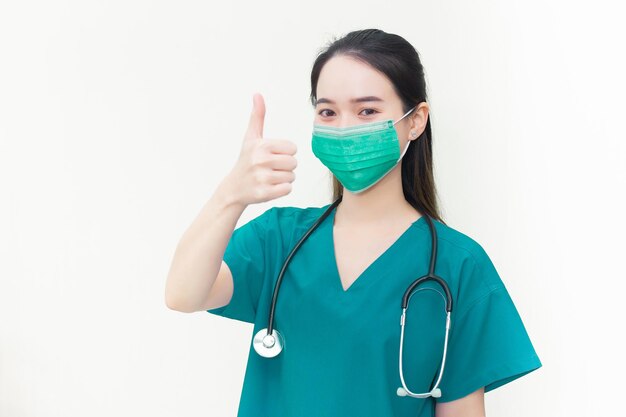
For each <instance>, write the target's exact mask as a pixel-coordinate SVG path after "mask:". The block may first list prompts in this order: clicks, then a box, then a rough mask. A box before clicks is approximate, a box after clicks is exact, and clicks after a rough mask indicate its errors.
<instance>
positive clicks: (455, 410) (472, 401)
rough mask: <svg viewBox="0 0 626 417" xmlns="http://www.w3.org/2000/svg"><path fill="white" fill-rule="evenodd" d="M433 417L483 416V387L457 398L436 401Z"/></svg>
mask: <svg viewBox="0 0 626 417" xmlns="http://www.w3.org/2000/svg"><path fill="white" fill-rule="evenodd" d="M435 417H485V389H484V387H483V388H480V389H478V390H476V391H474V392H473V393H471V394H469V395H467V396H465V397H463V398H459V399H458V400H454V401H450V402H445V403H437V405H436V406H435Z"/></svg>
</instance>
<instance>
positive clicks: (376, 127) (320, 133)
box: [311, 107, 415, 194]
mask: <svg viewBox="0 0 626 417" xmlns="http://www.w3.org/2000/svg"><path fill="white" fill-rule="evenodd" d="M414 109H415V107H413V108H412V109H411V110H409V111H408V112H406V113H405V114H404V116H402V117H401V118H400V119H398V120H397V121H395V122H394V121H393V120H391V119H388V120H380V121H376V122H371V123H363V124H360V125H354V126H346V127H335V126H324V125H320V124H314V125H313V139H312V141H311V147H312V149H313V153H314V154H315V156H316V157H317V158H318V159H319V160H320V161H321V162H322V164H324V165H325V166H326V167H327V168H328V169H329V170H330V171H331V172H332V173H333V174H334V175H335V177H337V180H339V182H340V183H341V185H343V186H344V187H345V188H346V189H347V190H349V191H351V192H352V193H355V194H357V193H360V192H362V191H365V190H367V189H368V188H370V187H371V186H373V185H374V184H376V183H377V182H378V181H380V180H381V179H382V178H383V177H384V176H385V175H387V174H388V173H389V172H390V171H391V170H392V169H393V168H394V167H395V166H396V165H397V164H398V162H400V160H401V159H402V157H403V156H404V154H405V153H406V150H407V149H408V148H409V144H410V143H411V142H407V144H406V146H405V148H404V150H403V151H402V153H400V142H399V141H398V132H397V131H396V128H395V127H394V125H395V124H396V123H398V122H399V121H400V120H402V119H404V118H405V117H406V116H408V115H409V114H410V113H411V112H412V111H413V110H414Z"/></svg>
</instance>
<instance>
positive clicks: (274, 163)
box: [269, 153, 298, 171]
mask: <svg viewBox="0 0 626 417" xmlns="http://www.w3.org/2000/svg"><path fill="white" fill-rule="evenodd" d="M269 166H270V167H271V168H272V169H275V170H282V171H293V170H294V169H296V167H297V166H298V161H297V160H296V158H294V157H293V156H291V155H283V154H274V153H273V154H270V156H269Z"/></svg>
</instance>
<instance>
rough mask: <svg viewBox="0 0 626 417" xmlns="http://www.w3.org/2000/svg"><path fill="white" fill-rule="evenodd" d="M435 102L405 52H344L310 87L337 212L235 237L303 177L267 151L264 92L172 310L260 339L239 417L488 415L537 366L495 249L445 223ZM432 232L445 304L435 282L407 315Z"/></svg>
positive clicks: (269, 218) (402, 45)
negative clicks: (492, 397)
mask: <svg viewBox="0 0 626 417" xmlns="http://www.w3.org/2000/svg"><path fill="white" fill-rule="evenodd" d="M426 98H427V97H426V85H425V80H424V71H423V67H422V65H421V62H420V60H419V56H418V53H417V52H416V50H415V49H414V48H413V47H412V46H411V45H410V44H409V43H408V42H407V41H406V40H404V39H403V38H402V37H400V36H397V35H393V34H389V33H386V32H383V31H381V30H375V29H369V30H360V31H354V32H351V33H349V34H347V35H346V36H344V37H343V38H341V39H337V40H335V41H334V42H332V43H331V44H330V45H328V46H327V48H326V49H325V50H324V51H322V53H320V54H319V55H318V57H317V59H316V61H315V63H314V65H313V70H312V73H311V100H312V103H313V105H314V107H315V119H314V128H313V136H312V141H311V145H312V150H313V153H314V154H315V155H316V156H317V157H318V158H319V159H320V161H321V162H322V163H323V164H324V165H325V166H327V167H328V168H329V170H330V172H331V173H332V175H333V203H332V204H328V205H325V206H323V207H306V208H297V207H273V208H271V209H269V210H267V211H265V212H264V213H263V214H261V215H260V216H258V217H257V218H255V219H253V220H251V221H249V222H248V223H246V224H244V225H242V226H241V227H239V228H238V229H236V230H233V229H234V228H235V226H236V223H237V220H238V219H239V217H240V215H241V214H242V212H243V211H244V209H245V208H246V207H247V206H248V205H250V204H254V203H259V202H264V201H269V200H272V199H275V198H277V197H280V196H283V195H286V194H288V193H289V192H290V191H291V183H292V182H293V181H294V178H295V176H294V172H293V170H294V169H295V167H296V160H295V158H294V154H295V153H296V147H295V145H294V144H293V143H292V142H290V141H287V140H280V139H267V138H263V120H264V115H265V106H264V102H263V99H262V97H261V96H260V95H258V94H255V95H254V97H253V111H252V115H251V117H250V122H249V126H248V130H247V132H246V135H245V138H244V142H243V146H242V150H241V154H240V156H239V160H238V161H237V163H236V165H235V166H234V168H233V170H232V171H231V172H230V173H229V174H228V175H227V176H226V177H225V178H224V180H223V181H222V182H221V183H220V185H219V187H218V188H217V190H216V191H215V194H214V195H213V196H212V198H211V199H210V200H209V202H208V203H207V204H206V205H205V206H204V207H203V209H202V211H201V212H200V214H199V215H198V217H197V218H196V219H195V220H194V222H193V223H192V225H191V226H190V227H189V229H188V230H187V231H186V232H185V234H184V235H183V237H182V239H181V241H180V243H179V245H178V247H177V249H176V253H175V256H174V259H173V262H172V266H171V269H170V273H169V276H168V281H167V288H166V303H167V305H168V306H169V307H170V308H172V309H175V310H178V311H184V312H193V311H202V310H206V311H208V312H209V313H212V314H217V315H221V316H223V317H228V318H231V319H235V320H241V321H245V322H249V323H253V324H254V329H253V333H252V336H253V337H251V340H250V342H251V343H250V354H249V358H248V365H247V370H246V375H245V380H244V385H243V391H242V393H241V401H240V405H239V413H238V416H239V417H248V416H255V417H278V416H285V417H292V416H293V417H308V416H311V417H313V416H315V417H321V416H333V417H334V416H359V417H364V416H372V417H374V416H376V417H383V416H389V417H391V416H394V417H404V416H406V417H409V416H410V417H416V416H432V415H435V416H437V417H442V416H456V417H462V416H482V415H484V414H485V410H484V400H483V399H484V397H483V395H484V392H487V391H490V390H493V389H495V388H498V387H500V386H502V385H504V384H506V383H508V382H510V381H512V380H514V379H516V378H519V377H521V376H522V375H524V374H526V373H528V372H531V371H532V370H535V369H537V368H539V367H540V366H541V362H540V360H539V358H538V356H537V354H536V353H535V350H534V348H533V346H532V343H531V341H530V339H529V337H528V334H527V332H526V330H525V327H524V325H523V322H522V320H521V319H520V316H519V314H518V312H517V310H516V308H515V305H514V303H513V301H512V300H511V298H510V296H509V294H508V292H507V289H506V287H505V285H504V283H503V281H502V280H501V279H500V277H499V275H498V273H497V271H496V269H495V267H494V265H493V264H492V262H491V260H490V258H489V256H488V255H487V253H486V252H485V250H484V249H483V248H482V247H481V246H480V244H479V243H477V242H476V241H475V240H473V239H472V238H470V237H469V236H467V235H465V234H463V233H461V232H460V231H457V230H455V229H453V228H452V227H450V226H448V225H446V224H445V222H444V221H443V220H442V219H441V216H440V214H439V212H438V204H437V198H436V190H435V184H434V180H433V165H432V139H433V138H432V133H431V125H430V119H429V106H428V103H427V101H426ZM427 216H428V217H429V219H430V220H429V219H428V218H427ZM312 226H314V227H315V228H314V230H312V231H310V233H308V232H309V230H310V229H311V227H312ZM431 227H434V231H436V236H437V249H436V264H435V265H436V266H435V269H434V273H435V275H436V276H438V277H440V278H441V279H443V280H444V281H445V283H446V284H447V286H448V290H449V294H447V293H446V291H445V290H444V287H443V286H442V285H440V284H439V283H438V282H437V281H436V280H435V279H430V280H425V282H422V283H421V285H420V286H419V287H416V288H414V290H413V292H412V293H411V295H410V296H409V305H408V306H404V304H403V300H404V294H405V292H406V291H407V288H408V287H409V286H410V285H411V284H412V283H413V282H415V280H416V279H417V278H419V277H423V276H426V275H427V273H428V272H429V266H430V259H431V255H432V253H433V240H432V239H433V233H432V231H433V230H432V229H431ZM307 233H308V235H307ZM305 235H307V236H306V239H305V240H303V241H300V240H301V238H303V236H305ZM298 243H300V246H299V247H298V250H297V252H294V253H293V254H292V255H291V256H290V253H291V250H292V249H293V248H294V246H296V245H297V244H298ZM287 258H290V259H289V260H288V263H287V266H286V267H284V268H283V266H284V265H285V261H286V259H287ZM280 275H282V278H281V281H280V296H278V293H277V292H275V286H276V284H277V280H278V277H279V276H280ZM448 300H450V301H448ZM272 302H274V304H275V307H274V309H272ZM448 306H449V308H448V309H447V307H448ZM406 307H408V308H406ZM403 308H405V310H403ZM403 311H405V317H404V318H403V323H405V326H404V327H403V326H401V321H400V316H401V314H402V312H403ZM448 311H450V314H449V315H448V314H447V313H448ZM270 315H272V317H273V330H272V332H271V334H270V332H269V330H268V323H269V317H270ZM447 317H448V318H449V319H450V322H449V323H450V325H449V331H448V332H447V331H446V327H447ZM402 330H403V331H402ZM448 334H449V336H448ZM268 335H269V337H268ZM401 336H402V343H401ZM253 339H254V340H253ZM401 348H402V359H401V360H400V349H401ZM264 352H265V353H267V354H265V353H264ZM443 358H445V362H444V361H443V360H442V359H443ZM414 394H424V395H414Z"/></svg>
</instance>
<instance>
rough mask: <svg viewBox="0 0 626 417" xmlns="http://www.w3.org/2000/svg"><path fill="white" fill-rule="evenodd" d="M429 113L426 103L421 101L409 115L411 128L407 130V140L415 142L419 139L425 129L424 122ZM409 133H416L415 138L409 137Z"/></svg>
mask: <svg viewBox="0 0 626 417" xmlns="http://www.w3.org/2000/svg"><path fill="white" fill-rule="evenodd" d="M429 111H430V107H429V106H428V103H427V102H425V101H422V102H421V103H420V104H419V105H418V106H417V108H416V109H415V110H414V111H413V113H411V115H410V116H409V118H410V120H411V126H410V128H409V138H408V139H409V140H415V139H417V138H419V137H420V136H421V135H422V133H424V129H426V122H427V121H428V112H429ZM411 132H415V133H417V135H415V137H413V135H411Z"/></svg>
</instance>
